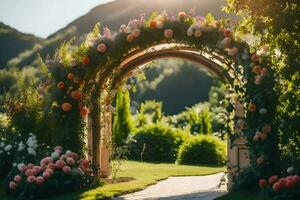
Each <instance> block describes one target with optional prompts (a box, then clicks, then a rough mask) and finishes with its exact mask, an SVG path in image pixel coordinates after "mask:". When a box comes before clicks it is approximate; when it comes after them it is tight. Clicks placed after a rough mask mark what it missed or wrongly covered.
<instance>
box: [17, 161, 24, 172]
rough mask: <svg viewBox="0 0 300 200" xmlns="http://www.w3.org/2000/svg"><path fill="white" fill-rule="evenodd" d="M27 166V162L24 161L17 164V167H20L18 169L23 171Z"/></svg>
mask: <svg viewBox="0 0 300 200" xmlns="http://www.w3.org/2000/svg"><path fill="white" fill-rule="evenodd" d="M24 166H25V164H24V163H19V164H18V165H17V167H18V170H19V171H21V170H22V168H23V167H24Z"/></svg>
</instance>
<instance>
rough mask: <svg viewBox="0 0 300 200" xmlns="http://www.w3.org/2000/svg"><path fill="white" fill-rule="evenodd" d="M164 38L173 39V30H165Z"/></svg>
mask: <svg viewBox="0 0 300 200" xmlns="http://www.w3.org/2000/svg"><path fill="white" fill-rule="evenodd" d="M164 36H165V37H166V38H171V37H173V30H172V29H166V30H165V32H164Z"/></svg>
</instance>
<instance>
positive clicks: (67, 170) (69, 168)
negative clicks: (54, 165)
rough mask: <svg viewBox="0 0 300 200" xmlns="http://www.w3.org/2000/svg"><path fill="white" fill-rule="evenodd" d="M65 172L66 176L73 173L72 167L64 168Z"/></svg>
mask: <svg viewBox="0 0 300 200" xmlns="http://www.w3.org/2000/svg"><path fill="white" fill-rule="evenodd" d="M63 172H64V173H66V174H69V173H71V167H69V166H64V167H63Z"/></svg>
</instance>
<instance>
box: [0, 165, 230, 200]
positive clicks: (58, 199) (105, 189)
mask: <svg viewBox="0 0 300 200" xmlns="http://www.w3.org/2000/svg"><path fill="white" fill-rule="evenodd" d="M224 170H225V167H214V166H188V165H175V164H167V163H166V164H154V163H142V162H135V161H126V162H124V163H123V164H122V166H121V171H120V172H119V175H118V177H132V178H134V179H135V180H134V181H130V182H123V183H117V184H104V185H103V186H100V187H97V188H94V189H90V190H88V191H85V192H82V191H81V192H76V193H69V194H64V195H60V196H55V197H53V198H51V200H54V199H55V200H71V199H72V200H74V199H107V198H111V197H114V196H118V195H120V194H124V193H130V192H134V191H138V190H142V189H144V188H145V187H147V186H149V185H151V184H154V183H156V182H157V181H159V180H163V179H166V178H168V177H170V176H193V175H207V174H214V173H218V172H221V171H224ZM0 199H1V200H2V198H1V196H0Z"/></svg>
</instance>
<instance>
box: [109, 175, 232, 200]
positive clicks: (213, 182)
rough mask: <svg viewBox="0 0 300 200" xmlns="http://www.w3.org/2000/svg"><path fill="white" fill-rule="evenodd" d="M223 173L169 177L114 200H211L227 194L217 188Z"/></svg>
mask: <svg viewBox="0 0 300 200" xmlns="http://www.w3.org/2000/svg"><path fill="white" fill-rule="evenodd" d="M223 175H224V173H218V174H213V175H207V176H186V177H170V178H168V179H166V180H163V181H160V182H158V183H157V184H155V185H152V186H149V187H147V188H146V189H144V190H142V191H139V192H135V193H131V194H126V195H123V196H120V197H117V198H114V200H156V199H161V200H196V199H197V200H198V199H199V200H213V199H215V198H217V197H219V196H222V195H224V194H226V193H227V191H226V187H225V186H224V185H223V186H221V187H218V185H219V183H220V180H221V178H222V177H223Z"/></svg>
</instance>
